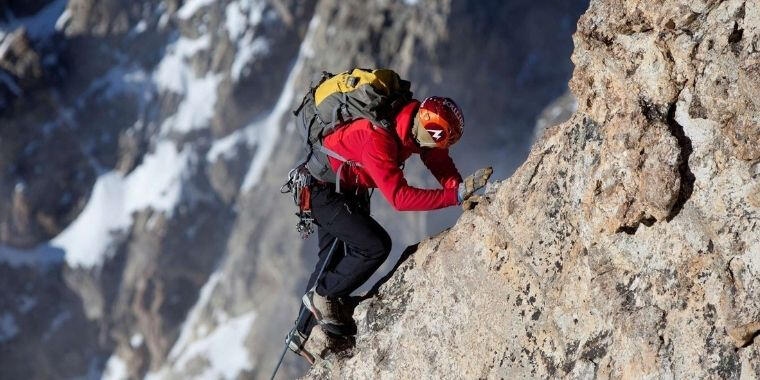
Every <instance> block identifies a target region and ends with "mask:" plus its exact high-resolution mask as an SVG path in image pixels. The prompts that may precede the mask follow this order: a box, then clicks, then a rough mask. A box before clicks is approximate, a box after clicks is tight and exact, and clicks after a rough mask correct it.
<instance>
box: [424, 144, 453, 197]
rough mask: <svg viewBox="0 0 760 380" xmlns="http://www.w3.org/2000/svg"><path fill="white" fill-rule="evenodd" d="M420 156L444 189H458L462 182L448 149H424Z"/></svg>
mask: <svg viewBox="0 0 760 380" xmlns="http://www.w3.org/2000/svg"><path fill="white" fill-rule="evenodd" d="M420 158H421V159H422V162H423V163H424V164H425V166H427V168H428V169H429V170H430V172H431V173H432V174H433V176H435V178H436V179H437V180H438V182H439V183H440V184H441V186H443V188H444V189H452V188H454V189H456V188H457V186H459V184H460V183H461V182H462V176H461V175H460V174H459V171H458V170H457V168H456V166H454V161H453V160H452V159H451V156H449V150H448V149H423V150H422V153H420Z"/></svg>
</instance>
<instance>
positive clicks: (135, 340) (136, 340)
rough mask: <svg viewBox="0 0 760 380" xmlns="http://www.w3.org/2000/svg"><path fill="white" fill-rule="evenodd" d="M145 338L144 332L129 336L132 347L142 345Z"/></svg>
mask: <svg viewBox="0 0 760 380" xmlns="http://www.w3.org/2000/svg"><path fill="white" fill-rule="evenodd" d="M144 340H145V339H144V338H143V336H142V334H135V335H132V337H131V338H129V345H130V346H132V348H138V347H140V346H142V344H143V341H144Z"/></svg>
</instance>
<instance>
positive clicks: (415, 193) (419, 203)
mask: <svg viewBox="0 0 760 380" xmlns="http://www.w3.org/2000/svg"><path fill="white" fill-rule="evenodd" d="M397 157H398V146H397V145H396V141H395V140H393V138H392V137H390V136H386V135H384V134H380V133H372V134H370V135H369V137H368V139H367V141H366V142H365V145H364V149H363V152H362V159H361V164H362V166H363V168H364V170H365V171H366V172H367V174H369V176H370V177H372V180H373V181H374V182H375V184H376V185H377V187H378V188H379V189H380V192H381V193H383V196H384V197H385V199H387V200H388V203H390V204H391V206H393V208H395V209H396V210H398V211H426V210H436V209H439V208H444V207H449V206H454V205H456V204H457V203H458V200H457V189H456V188H447V189H438V190H429V189H419V188H416V187H412V186H409V184H407V182H406V179H405V178H404V172H402V171H401V169H400V168H399V165H398V161H397Z"/></svg>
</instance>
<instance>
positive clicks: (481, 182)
mask: <svg viewBox="0 0 760 380" xmlns="http://www.w3.org/2000/svg"><path fill="white" fill-rule="evenodd" d="M491 174H493V168H491V167H490V166H489V167H487V168H483V169H479V170H478V171H476V172H475V174H472V175H470V176H469V177H467V178H465V180H464V181H463V182H462V183H460V184H459V189H458V192H457V196H458V197H459V203H460V204H461V205H462V208H464V209H465V210H469V209H470V208H471V205H472V202H468V200H470V199H471V198H472V197H473V195H474V194H475V192H476V191H478V190H479V189H481V188H482V187H483V186H485V185H486V183H488V179H489V178H490V177H491Z"/></svg>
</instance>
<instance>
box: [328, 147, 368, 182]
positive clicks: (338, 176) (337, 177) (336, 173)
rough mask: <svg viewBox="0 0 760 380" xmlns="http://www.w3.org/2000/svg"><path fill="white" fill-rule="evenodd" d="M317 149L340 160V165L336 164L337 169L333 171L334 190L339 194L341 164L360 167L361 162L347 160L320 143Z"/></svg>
mask: <svg viewBox="0 0 760 380" xmlns="http://www.w3.org/2000/svg"><path fill="white" fill-rule="evenodd" d="M319 150H320V151H321V152H322V153H324V154H326V155H328V156H330V157H332V158H334V159H336V160H338V161H340V166H338V170H337V171H336V172H335V192H336V193H338V194H340V173H341V172H342V171H343V166H345V165H349V166H357V167H362V164H360V163H358V162H356V161H351V160H348V159H346V158H345V157H343V156H341V155H340V154H338V152H335V151H334V150H331V149H330V148H328V147H326V146H324V145H321V146H320V147H319Z"/></svg>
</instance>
